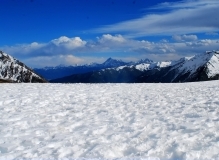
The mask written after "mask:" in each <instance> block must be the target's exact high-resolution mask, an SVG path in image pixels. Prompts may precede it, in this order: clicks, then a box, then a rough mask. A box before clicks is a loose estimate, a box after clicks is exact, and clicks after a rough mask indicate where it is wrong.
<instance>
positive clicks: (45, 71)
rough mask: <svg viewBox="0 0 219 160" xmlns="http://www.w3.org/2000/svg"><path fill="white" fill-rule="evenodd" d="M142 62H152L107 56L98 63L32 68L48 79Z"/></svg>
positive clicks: (149, 61)
mask: <svg viewBox="0 0 219 160" xmlns="http://www.w3.org/2000/svg"><path fill="white" fill-rule="evenodd" d="M142 62H148V63H151V62H153V61H152V60H149V59H141V60H140V61H137V62H124V61H122V60H116V59H113V58H111V57H110V58H108V59H107V60H106V61H105V62H103V63H101V64H98V63H91V64H85V65H76V66H60V65H59V66H56V67H44V68H34V69H33V70H34V71H35V72H37V73H38V74H40V75H42V76H43V77H45V78H46V79H48V80H52V79H57V78H62V77H66V76H70V75H73V74H83V73H88V72H93V71H99V70H102V69H106V68H114V67H120V66H125V65H127V66H130V65H134V64H140V63H142Z"/></svg>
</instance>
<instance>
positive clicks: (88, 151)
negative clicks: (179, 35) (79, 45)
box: [0, 81, 219, 160]
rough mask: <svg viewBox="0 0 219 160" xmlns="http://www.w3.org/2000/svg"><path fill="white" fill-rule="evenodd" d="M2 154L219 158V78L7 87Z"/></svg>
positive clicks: (1, 95) (2, 101)
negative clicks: (194, 81) (163, 81)
mask: <svg viewBox="0 0 219 160" xmlns="http://www.w3.org/2000/svg"><path fill="white" fill-rule="evenodd" d="M0 90H1V92H0V117H1V121H0V151H1V153H0V159H1V160H2V159H22V158H23V159H25V158H28V159H40V158H41V159H63V158H69V159H70V158H90V159H91V158H102V159H115V158H120V159H122V158H126V159H128V158H129V159H141V158H142V159H149V158H151V159H173V160H176V159H219V81H211V82H196V83H181V84H161V83H160V84H1V86H0Z"/></svg>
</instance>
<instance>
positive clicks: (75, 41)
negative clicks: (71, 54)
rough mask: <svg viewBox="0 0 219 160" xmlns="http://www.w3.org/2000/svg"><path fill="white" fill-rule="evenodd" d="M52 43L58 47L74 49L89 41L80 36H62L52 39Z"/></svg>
mask: <svg viewBox="0 0 219 160" xmlns="http://www.w3.org/2000/svg"><path fill="white" fill-rule="evenodd" d="M51 43H53V44H55V45H56V46H58V47H60V46H64V47H66V48H68V49H74V48H78V47H83V46H85V45H86V43H87V42H86V41H83V40H82V39H81V38H80V37H74V38H68V37H66V36H62V37H60V38H58V39H54V40H52V41H51Z"/></svg>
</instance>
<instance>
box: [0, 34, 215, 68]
mask: <svg viewBox="0 0 219 160" xmlns="http://www.w3.org/2000/svg"><path fill="white" fill-rule="evenodd" d="M1 49H2V50H3V51H5V52H6V53H8V54H11V55H12V56H14V57H15V58H18V59H20V60H22V61H24V62H25V63H27V64H28V65H30V66H31V67H44V66H56V65H59V64H65V65H74V64H85V63H91V62H103V61H104V60H105V59H106V58H108V57H114V58H119V59H123V60H137V59H140V58H151V59H153V60H155V61H161V60H171V59H177V58H180V57H183V56H190V55H194V54H198V53H202V52H204V51H206V50H218V49H219V39H215V40H210V39H198V36H197V35H174V36H172V41H168V40H161V41H159V42H152V41H148V40H136V39H132V38H125V37H124V36H122V35H111V34H104V35H102V36H101V37H97V38H96V39H95V40H92V41H86V40H83V39H82V38H80V37H72V38H69V37H67V36H61V37H60V38H57V39H53V40H51V41H49V42H47V43H38V42H33V43H31V44H20V45H15V46H4V47H1Z"/></svg>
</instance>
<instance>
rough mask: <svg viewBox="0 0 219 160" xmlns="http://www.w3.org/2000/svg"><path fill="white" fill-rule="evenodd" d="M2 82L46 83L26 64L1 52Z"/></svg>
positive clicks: (0, 78)
mask: <svg viewBox="0 0 219 160" xmlns="http://www.w3.org/2000/svg"><path fill="white" fill-rule="evenodd" d="M0 82H1V83H2V82H18V83H19V82H32V83H43V82H46V80H45V79H44V78H42V77H41V76H39V75H37V74H36V73H35V72H34V71H33V70H31V69H30V68H28V67H27V66H26V65H25V64H23V63H22V62H20V61H18V60H17V59H15V58H13V57H12V56H10V55H8V54H6V53H4V52H2V51H0Z"/></svg>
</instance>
